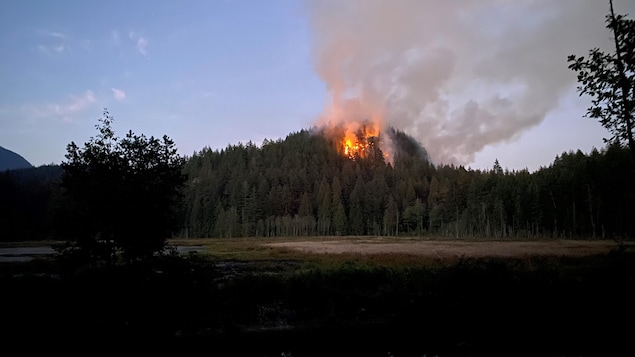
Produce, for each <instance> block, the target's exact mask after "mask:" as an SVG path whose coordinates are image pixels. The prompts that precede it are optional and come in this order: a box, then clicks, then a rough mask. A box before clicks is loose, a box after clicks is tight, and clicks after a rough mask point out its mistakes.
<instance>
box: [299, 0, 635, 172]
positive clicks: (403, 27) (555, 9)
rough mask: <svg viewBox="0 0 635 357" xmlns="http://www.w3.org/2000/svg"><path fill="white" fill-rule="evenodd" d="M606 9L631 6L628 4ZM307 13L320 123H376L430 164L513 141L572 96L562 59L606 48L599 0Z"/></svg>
mask: <svg viewBox="0 0 635 357" xmlns="http://www.w3.org/2000/svg"><path fill="white" fill-rule="evenodd" d="M614 5H615V9H616V12H618V13H626V12H627V11H633V10H635V0H616V1H614ZM308 9H309V14H310V18H311V27H312V30H313V36H314V37H313V55H314V61H315V70H316V71H317V73H318V75H319V76H320V77H321V79H322V80H323V81H324V82H325V84H326V86H327V89H328V91H329V93H330V102H329V103H327V106H326V109H325V112H324V114H323V117H322V118H321V121H322V122H332V123H335V124H337V123H341V124H345V123H347V122H349V121H355V120H359V119H360V118H370V117H381V118H382V121H383V122H382V125H383V126H384V127H386V126H393V127H394V128H396V129H400V130H403V131H405V132H406V133H408V134H410V135H412V136H413V137H415V138H416V139H417V140H419V141H420V142H421V143H422V144H423V146H424V147H425V148H426V149H427V150H428V152H429V154H430V156H431V157H432V160H433V161H434V162H435V163H454V164H469V163H471V162H473V161H474V157H475V155H476V153H478V152H479V151H481V150H482V149H483V148H484V147H485V146H487V145H490V144H495V143H500V142H507V141H512V140H515V139H517V138H518V137H519V136H520V135H521V134H522V133H523V132H524V131H526V130H527V129H530V128H532V127H534V126H536V125H538V124H540V123H541V122H542V121H543V120H544V118H545V116H546V115H547V114H548V113H549V112H550V111H551V110H553V109H554V108H556V107H557V106H558V104H559V101H560V100H561V98H562V97H563V95H565V94H567V93H571V92H572V91H573V90H574V88H575V86H576V75H575V73H574V72H572V71H571V70H569V69H568V68H567V65H568V64H567V62H566V59H567V56H568V55H569V54H577V55H586V54H587V53H588V50H589V49H591V48H594V47H600V48H603V49H606V50H607V51H610V50H611V35H610V33H609V32H608V30H607V29H606V28H605V22H604V20H605V15H606V14H607V13H608V11H609V4H608V0H607V1H599V0H514V1H512V0H443V1H441V0H315V1H309V2H308ZM537 145H539V143H537Z"/></svg>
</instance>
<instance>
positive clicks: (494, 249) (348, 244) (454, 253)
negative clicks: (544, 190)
mask: <svg viewBox="0 0 635 357" xmlns="http://www.w3.org/2000/svg"><path fill="white" fill-rule="evenodd" d="M267 245H268V246H272V247H286V248H291V249H297V250H300V251H303V252H307V253H323V254H338V253H361V254H412V255H419V256H426V257H433V258H451V257H461V256H463V257H523V256H538V255H542V256H572V257H575V256H585V255H593V254H603V253H608V252H609V251H610V250H611V249H612V248H614V247H615V242H614V241H610V240H609V241H579V240H554V241H524V242H520V241H422V240H405V241H404V242H395V241H394V240H392V241H390V242H385V241H381V240H380V239H379V240H333V241H304V242H280V243H269V244H267ZM628 247H629V249H632V248H633V247H634V246H633V244H632V243H629V245H628Z"/></svg>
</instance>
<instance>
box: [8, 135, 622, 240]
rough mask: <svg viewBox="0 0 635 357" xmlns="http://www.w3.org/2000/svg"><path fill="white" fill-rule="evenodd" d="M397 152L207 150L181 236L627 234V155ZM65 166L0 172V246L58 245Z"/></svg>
mask: <svg viewBox="0 0 635 357" xmlns="http://www.w3.org/2000/svg"><path fill="white" fill-rule="evenodd" d="M388 134H389V135H391V137H392V139H393V143H394V150H393V156H392V157H390V158H389V159H385V158H384V155H383V153H382V152H381V150H380V149H379V148H378V147H376V146H374V145H373V146H371V148H370V150H371V152H368V153H367V154H366V155H365V157H364V158H361V157H355V158H353V159H350V158H348V157H346V156H345V155H342V153H341V150H340V149H341V148H339V146H338V145H339V144H337V143H335V142H334V141H332V140H329V139H327V138H326V137H325V136H323V135H317V134H315V133H313V132H312V131H306V130H304V131H300V132H297V133H292V134H290V135H289V136H287V138H286V139H284V140H282V139H279V140H277V141H268V140H265V142H264V143H263V145H262V146H257V145H255V144H253V143H247V144H238V145H229V146H227V147H226V148H225V149H222V150H211V149H209V148H204V149H203V150H201V151H200V152H197V153H194V154H193V155H192V156H190V157H187V158H186V161H185V164H184V166H183V172H184V174H185V175H186V176H187V184H186V188H185V191H184V192H183V197H182V207H181V208H182V209H181V210H180V212H182V217H180V220H181V221H182V226H181V228H180V229H179V231H180V233H179V236H181V237H248V236H249V237H252V236H259V237H290V236H336V235H386V236H426V235H427V236H446V237H454V238H472V237H488V238H504V237H513V238H532V237H554V238H555V237H559V238H565V237H566V238H605V239H609V238H610V239H615V238H628V237H632V236H633V235H634V234H635V222H634V221H635V220H634V219H633V217H635V185H634V183H635V165H634V164H633V160H632V157H631V154H630V152H629V150H628V149H626V148H621V147H619V146H608V147H606V148H603V149H601V150H593V151H591V152H590V153H588V154H584V153H582V152H581V151H577V152H568V153H563V154H561V155H559V156H558V157H556V158H555V160H554V162H553V163H552V164H551V165H549V166H548V167H543V168H541V169H539V170H537V171H535V172H528V171H527V170H521V171H508V170H504V169H503V168H502V167H501V165H499V164H498V162H496V163H493V166H492V168H491V169H489V170H472V169H469V168H465V167H462V166H458V167H457V166H452V165H441V166H435V165H433V164H431V163H430V162H429V160H428V156H427V153H426V152H425V150H424V149H423V148H422V147H421V146H420V145H419V144H418V143H417V142H416V141H415V140H414V139H412V138H411V137H409V136H407V135H405V134H404V133H402V132H399V131H391V132H388ZM61 172H62V169H61V168H60V167H59V166H42V167H39V168H33V169H23V170H15V171H6V172H2V173H0V240H3V241H13V240H29V239H45V238H46V239H49V238H53V239H65V237H63V236H60V233H58V232H61V231H63V229H60V227H63V226H64V225H72V224H74V222H73V221H72V217H69V216H68V215H67V214H65V213H64V204H65V203H64V200H63V197H64V195H63V192H62V189H61V187H60V185H59V183H60V180H59V179H60V176H61Z"/></svg>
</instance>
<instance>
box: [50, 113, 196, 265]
mask: <svg viewBox="0 0 635 357" xmlns="http://www.w3.org/2000/svg"><path fill="white" fill-rule="evenodd" d="M112 122H113V118H112V117H111V116H110V114H109V113H108V111H107V110H106V109H104V113H103V116H102V117H101V118H100V119H99V123H98V124H97V125H95V127H96V128H97V131H98V132H99V134H98V135H97V136H96V137H91V138H90V140H89V141H88V142H86V143H85V144H84V147H83V148H80V147H79V146H77V145H76V144H75V143H74V142H71V143H70V144H69V145H68V146H67V154H66V160H67V161H65V162H63V163H62V168H63V170H64V171H63V176H62V187H63V189H64V194H65V195H66V197H67V202H68V204H69V210H68V214H69V215H70V217H72V221H67V222H64V224H65V225H66V226H67V227H66V228H67V232H66V233H67V234H68V235H69V238H71V239H72V240H73V241H74V242H75V243H76V246H77V247H79V248H80V249H82V250H83V251H86V252H88V253H89V254H90V256H91V257H93V258H105V259H108V261H111V260H112V258H113V257H115V256H116V255H115V254H116V253H117V252H121V253H123V255H124V256H125V257H126V259H129V260H132V259H137V258H143V257H148V256H151V255H152V254H153V253H155V252H157V251H160V250H161V249H162V248H163V247H164V245H165V240H166V239H167V238H169V237H170V236H171V235H172V234H173V233H174V230H175V228H177V226H178V224H179V223H180V222H182V221H181V220H180V218H179V217H178V211H179V207H180V202H181V197H180V196H181V189H182V186H183V184H184V183H185V177H184V175H183V174H182V166H183V162H184V159H183V158H181V157H180V156H179V155H178V154H177V150H176V147H175V145H174V142H173V141H172V140H171V139H170V138H168V137H167V136H163V138H162V139H156V138H154V137H150V138H147V137H146V136H144V135H136V134H134V133H133V132H132V131H130V132H128V134H126V136H125V137H124V138H118V137H117V136H115V132H114V131H113V129H112Z"/></svg>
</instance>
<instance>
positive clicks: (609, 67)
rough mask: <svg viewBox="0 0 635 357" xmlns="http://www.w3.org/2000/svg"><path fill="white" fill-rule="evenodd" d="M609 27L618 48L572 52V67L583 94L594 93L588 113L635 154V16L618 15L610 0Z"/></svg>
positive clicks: (613, 137)
mask: <svg viewBox="0 0 635 357" xmlns="http://www.w3.org/2000/svg"><path fill="white" fill-rule="evenodd" d="M606 27H607V28H608V29H609V30H611V32H612V34H613V37H614V44H615V52H614V53H605V52H602V51H600V49H599V48H594V49H592V50H590V51H589V56H588V57H587V58H585V57H584V56H580V57H576V56H575V55H570V56H569V57H568V62H569V63H570V65H569V68H570V69H571V70H573V71H576V72H577V73H578V82H579V83H580V86H579V87H578V92H579V93H580V95H584V94H587V95H589V96H591V97H593V100H592V105H591V106H590V107H589V108H588V110H587V113H586V116H587V117H590V118H593V119H598V120H599V121H600V123H601V124H602V125H603V126H604V127H605V128H606V129H607V130H608V131H609V132H610V133H611V135H612V137H611V138H610V139H609V140H608V141H610V142H615V143H626V144H627V145H628V146H629V147H630V149H631V152H632V154H633V157H635V139H634V138H633V130H634V126H635V20H632V19H628V18H626V16H624V15H617V16H616V15H615V13H614V11H613V2H612V1H611V12H610V14H608V15H607V16H606Z"/></svg>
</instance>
